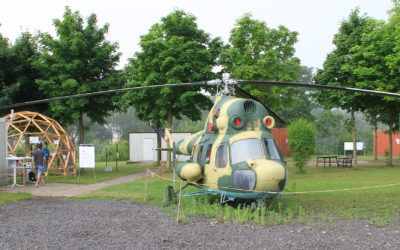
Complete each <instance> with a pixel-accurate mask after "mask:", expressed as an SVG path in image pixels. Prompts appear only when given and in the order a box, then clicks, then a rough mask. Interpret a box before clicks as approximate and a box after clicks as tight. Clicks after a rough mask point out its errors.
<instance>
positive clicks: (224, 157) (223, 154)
mask: <svg viewBox="0 0 400 250" xmlns="http://www.w3.org/2000/svg"><path fill="white" fill-rule="evenodd" d="M227 163H228V148H227V147H226V145H224V144H222V145H220V146H219V147H218V149H217V154H216V155H215V167H217V168H224V167H226V164H227Z"/></svg>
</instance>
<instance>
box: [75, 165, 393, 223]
mask: <svg viewBox="0 0 400 250" xmlns="http://www.w3.org/2000/svg"><path fill="white" fill-rule="evenodd" d="M306 171H307V173H306V174H298V173H297V171H296V169H295V168H294V167H290V168H289V181H288V184H287V186H286V190H285V192H284V193H285V199H284V200H283V199H279V198H276V199H273V200H272V201H269V207H268V209H267V210H264V209H262V210H260V212H259V213H250V211H249V207H245V208H242V209H238V208H234V207H232V206H223V205H220V204H219V203H218V202H217V203H211V204H210V202H209V198H204V197H200V198H183V199H182V205H181V207H182V212H181V217H180V219H181V220H183V221H184V220H185V218H187V216H192V215H197V214H203V215H205V216H208V217H210V218H215V219H217V220H223V221H224V220H225V221H231V222H234V223H235V222H238V223H248V222H249V221H250V222H252V223H254V222H255V223H259V224H263V225H273V224H283V223H291V222H300V223H304V222H305V223H307V222H311V221H317V222H332V221H333V220H336V219H338V218H344V219H352V220H366V221H368V222H370V223H371V224H374V225H377V226H385V225H387V224H388V223H396V224H400V199H399V198H398V197H399V194H400V185H395V186H391V187H376V188H369V189H363V190H350V191H344V190H343V191H340V190H342V189H351V188H361V187H371V186H380V185H387V184H400V178H399V176H400V167H399V166H397V167H394V168H387V167H382V166H360V167H359V169H358V170H352V169H349V168H345V169H344V168H336V167H332V168H328V167H327V168H325V169H324V168H319V171H318V175H317V174H316V172H315V168H314V167H307V168H306ZM164 177H166V178H168V179H172V174H168V175H165V176H164ZM147 181H148V185H147V194H146V203H150V204H153V205H163V204H166V200H167V199H166V187H167V186H168V185H172V183H171V182H170V181H166V180H163V181H161V182H160V179H159V178H157V177H154V178H151V177H149V178H148V179H147ZM145 183H146V179H145V178H143V179H140V180H137V181H135V182H131V183H124V184H119V185H115V186H110V187H106V188H103V189H100V190H97V191H94V192H91V193H89V194H87V195H84V196H81V197H80V198H83V199H86V198H100V199H129V200H132V201H135V202H141V203H143V202H144V193H145ZM177 188H179V184H178V185H177ZM194 190H196V189H195V188H190V190H189V189H186V190H185V192H189V191H194ZM320 190H339V191H335V192H324V193H307V194H293V192H303V191H320ZM174 208H176V206H172V208H171V209H172V210H171V211H174V210H173V209H174Z"/></svg>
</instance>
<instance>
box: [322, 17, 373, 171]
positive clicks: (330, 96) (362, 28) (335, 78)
mask: <svg viewBox="0 0 400 250" xmlns="http://www.w3.org/2000/svg"><path fill="white" fill-rule="evenodd" d="M369 20H370V18H369V17H366V16H365V15H364V16H360V15H359V10H358V9H356V10H354V11H352V12H351V13H350V15H349V18H348V19H347V20H344V21H343V22H342V23H341V25H340V28H339V32H338V33H337V34H336V35H335V37H334V39H333V44H334V45H335V46H336V49H334V50H333V51H332V52H331V53H329V54H328V56H327V59H326V60H325V62H324V68H323V69H322V70H318V72H317V75H316V77H315V81H316V82H317V83H319V84H326V85H334V86H344V87H356V83H357V82H358V78H357V76H356V75H355V74H354V73H353V72H352V68H353V67H354V64H355V62H354V56H353V54H354V53H353V51H352V48H353V47H354V46H356V45H360V44H361V38H362V36H363V35H364V34H365V33H368V32H369V30H368V28H369V26H368V22H369ZM315 97H316V99H317V101H318V102H319V103H320V104H321V105H323V106H324V107H325V108H333V107H340V108H341V109H343V110H346V111H348V112H350V113H351V123H352V134H353V161H354V164H353V168H355V169H357V167H358V165H357V150H356V142H357V139H356V123H355V118H354V113H355V112H356V111H359V110H362V109H363V108H364V106H363V104H364V102H363V101H364V100H365V99H364V97H363V96H362V95H358V94H354V93H349V92H342V91H322V92H319V93H318V94H316V95H315Z"/></svg>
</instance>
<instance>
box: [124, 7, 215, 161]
mask: <svg viewBox="0 0 400 250" xmlns="http://www.w3.org/2000/svg"><path fill="white" fill-rule="evenodd" d="M195 21H196V18H195V17H194V16H193V15H191V14H187V13H185V12H184V11H182V10H176V11H174V12H172V13H171V14H169V15H168V16H166V17H163V18H162V19H161V22H160V23H157V24H154V25H153V26H152V27H151V28H150V30H149V33H148V34H146V35H143V36H142V37H141V40H140V43H139V44H140V46H141V49H142V51H141V52H138V53H136V54H135V55H134V57H133V58H131V59H130V63H129V65H128V66H127V67H126V68H125V70H126V72H127V74H128V78H129V79H130V80H132V82H130V83H129V84H128V86H149V85H157V84H168V83H185V82H193V81H203V80H209V79H214V78H215V74H214V73H213V72H212V68H213V67H214V66H215V64H216V59H217V57H218V55H219V51H220V47H221V45H222V44H221V42H220V39H219V38H215V39H211V38H210V35H209V34H207V33H206V32H204V31H203V30H201V29H199V28H198V27H197V24H196V22H195ZM200 90H201V88H200V87H197V86H194V87H193V86H192V87H184V88H181V87H175V88H158V89H145V90H142V91H136V92H131V93H129V92H128V93H126V94H125V100H127V102H128V103H130V104H132V105H133V106H134V107H135V110H136V115H137V117H138V118H139V119H141V120H143V121H153V122H154V123H155V124H156V125H158V126H161V125H163V124H165V123H167V127H168V128H171V126H172V119H173V117H175V118H176V119H181V117H182V115H185V116H187V117H188V118H190V119H191V120H194V121H196V120H199V119H201V110H203V109H209V108H210V107H211V101H210V99H209V98H208V97H207V96H205V95H203V94H201V93H199V91H200ZM159 143H160V140H159ZM168 165H169V164H168Z"/></svg>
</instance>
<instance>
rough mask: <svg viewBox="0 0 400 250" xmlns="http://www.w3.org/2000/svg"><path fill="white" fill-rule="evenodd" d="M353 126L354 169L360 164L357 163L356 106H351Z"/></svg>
mask: <svg viewBox="0 0 400 250" xmlns="http://www.w3.org/2000/svg"><path fill="white" fill-rule="evenodd" d="M351 126H352V134H353V169H358V165H357V138H356V119H355V118H354V108H351Z"/></svg>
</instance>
